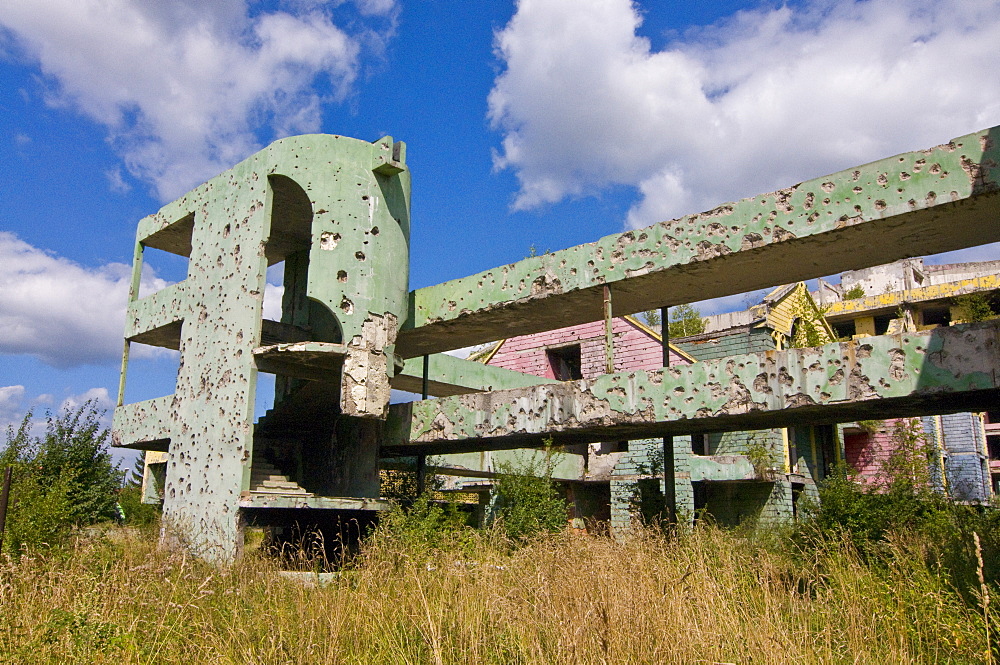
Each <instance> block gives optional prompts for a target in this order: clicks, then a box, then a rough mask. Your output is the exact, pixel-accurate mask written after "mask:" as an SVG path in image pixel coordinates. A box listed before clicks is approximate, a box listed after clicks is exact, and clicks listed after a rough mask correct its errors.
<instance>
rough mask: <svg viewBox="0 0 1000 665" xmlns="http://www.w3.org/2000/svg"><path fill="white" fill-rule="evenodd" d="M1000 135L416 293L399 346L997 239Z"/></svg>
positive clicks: (570, 319)
mask: <svg viewBox="0 0 1000 665" xmlns="http://www.w3.org/2000/svg"><path fill="white" fill-rule="evenodd" d="M998 139H1000V127H994V128H991V129H987V130H983V131H980V132H976V133H974V134H969V135H967V136H963V137H960V138H957V139H954V140H953V141H951V142H950V143H947V144H945V145H941V146H937V147H935V148H931V149H929V150H921V151H916V152H909V153H905V154H902V155H898V156H896V157H890V158H887V159H883V160H880V161H877V162H872V163H871V164H867V165H864V166H858V167H855V168H851V169H848V170H845V171H841V172H839V173H835V174H832V175H829V176H824V177H822V178H816V179H814V180H809V181H806V182H803V183H801V184H798V185H794V186H792V187H789V188H788V189H782V190H779V191H777V192H773V193H770V194H763V195H759V196H755V197H752V198H747V199H743V200H741V201H738V202H735V203H728V204H725V205H722V206H719V207H718V208H716V209H714V210H710V211H708V212H704V213H700V214H695V215H688V216H686V217H682V218H680V219H677V220H673V221H669V222H663V223H660V224H656V225H654V226H650V227H648V228H644V229H639V230H636V231H628V232H626V233H621V234H617V235H611V236H607V237H605V238H602V239H600V240H598V241H597V242H594V243H588V244H585V245H579V246H577V247H572V248H570V249H566V250H562V251H558V252H554V253H551V254H545V255H543V256H536V257H531V258H528V259H525V260H523V261H519V262H517V263H513V264H510V265H507V266H502V267H499V268H495V269H493V270H487V271H486V272H482V273H479V274H477V275H472V276H471V277H464V278H461V279H456V280H452V281H450V282H445V283H443V284H438V285H436V286H430V287H427V288H424V289H419V290H417V291H414V292H412V293H411V294H410V317H409V320H408V322H407V323H406V324H405V326H404V329H403V330H402V331H401V332H400V334H399V337H398V339H397V344H396V351H397V353H399V354H401V355H402V356H403V357H407V358H409V357H414V356H419V355H424V354H427V353H435V352H440V351H445V350H448V349H452V348H458V347H462V346H468V345H471V344H478V343H483V342H488V341H491V340H495V339H501V338H504V337H510V336H514V335H523V334H529V333H535V332H540V331H543V330H552V329H554V328H559V327H563V326H569V325H576V324H579V323H586V322H589V321H598V320H600V319H601V317H602V312H603V302H602V295H603V293H602V291H603V286H604V284H610V285H611V287H612V297H613V303H614V311H615V312H616V313H619V314H626V313H631V312H637V311H642V310H647V309H652V308H656V307H663V306H669V305H676V304H680V303H685V302H693V301H697V300H703V299H706V298H714V297H719V296H726V295H732V294H733V293H739V292H743V291H750V290H754V289H759V288H765V287H771V286H774V285H776V284H783V283H788V282H794V281H799V280H804V279H809V278H813V277H820V276H823V275H830V274H834V273H837V272H841V271H844V270H853V269H858V268H863V267H867V266H871V265H877V264H882V263H886V262H889V261H893V260H896V259H901V258H905V257H910V256H917V255H921V254H931V253H936V252H942V251H947V250H953V249H961V248H964V247H971V246H975V245H980V244H985V243H988V242H995V241H998V240H1000V224H997V217H998V215H1000V196H998V195H997V194H998V193H1000V166H998V163H1000V142H998ZM886 238H892V242H891V243H888V242H885V239H886ZM734 275H738V276H739V278H738V279H734V278H733V276H734Z"/></svg>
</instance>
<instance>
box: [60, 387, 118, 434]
mask: <svg viewBox="0 0 1000 665" xmlns="http://www.w3.org/2000/svg"><path fill="white" fill-rule="evenodd" d="M87 402H91V403H93V405H94V408H96V409H99V410H102V411H110V410H111V409H113V408H114V406H115V402H114V400H112V399H111V397H110V396H109V395H108V389H107V388H91V389H90V390H87V391H85V392H82V393H80V394H79V395H70V396H69V397H67V398H66V399H64V400H63V401H62V404H60V405H59V409H60V410H62V411H72V410H73V409H79V408H80V407H81V406H83V405H84V404H86V403H87ZM108 425H109V426H110V421H109V423H108Z"/></svg>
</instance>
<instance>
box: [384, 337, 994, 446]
mask: <svg viewBox="0 0 1000 665" xmlns="http://www.w3.org/2000/svg"><path fill="white" fill-rule="evenodd" d="M998 398H1000V322H997V321H990V322H985V323H978V324H969V325H963V326H954V327H948V328H938V329H935V330H931V331H926V332H922V333H902V334H897V335H884V336H880V337H869V338H865V339H862V340H856V341H852V342H839V343H835V344H827V345H825V346H821V347H815V348H806V349H789V350H786V351H768V352H766V353H757V354H747V355H741V356H733V357H730V358H723V359H719V360H713V361H706V362H699V363H694V364H693V365H688V366H676V367H670V368H665V369H662V370H653V371H634V372H625V373H618V374H608V375H604V376H601V377H598V378H596V379H593V380H582V381H573V382H565V383H560V384H557V385H545V386H536V387H534V388H521V389H514V390H504V391H498V392H492V393H477V394H471V395H459V396H455V397H445V398H441V399H436V400H424V401H421V402H413V403H410V404H397V405H394V406H393V407H392V408H391V410H390V417H389V422H388V423H387V428H386V433H387V438H386V440H385V441H384V444H383V455H386V454H393V453H395V454H399V455H406V454H410V455H412V454H415V453H416V452H421V453H426V454H441V453H449V452H462V451H471V450H488V449H493V450H499V449H506V448H520V447H527V446H531V445H541V443H542V440H543V439H545V438H547V437H549V436H551V437H552V438H553V439H554V441H555V442H556V443H557V444H567V443H582V442H588V441H599V440H616V439H639V438H647V437H651V436H663V435H669V434H688V433H696V432H705V431H713V432H719V431H733V430H754V429H766V428H772V427H786V426H794V425H797V424H823V423H834V422H846V421H850V420H864V419H875V418H879V419H881V418H889V417H900V416H913V415H925V414H928V413H947V412H953V411H968V410H976V409H985V408H986V407H987V406H995V404H996V401H997V399H998Z"/></svg>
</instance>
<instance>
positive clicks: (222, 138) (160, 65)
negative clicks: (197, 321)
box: [0, 0, 1000, 424]
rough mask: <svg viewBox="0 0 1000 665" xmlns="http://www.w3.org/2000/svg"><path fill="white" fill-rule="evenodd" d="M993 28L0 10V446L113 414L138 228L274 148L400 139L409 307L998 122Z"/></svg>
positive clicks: (711, 12)
mask: <svg viewBox="0 0 1000 665" xmlns="http://www.w3.org/2000/svg"><path fill="white" fill-rule="evenodd" d="M998 10H1000V0H933V1H932V0H867V1H864V2H854V1H851V0H815V1H811V0H810V1H805V2H789V3H777V2H758V1H756V0H743V1H740V0H733V1H729V2H693V1H691V2H687V1H681V0H674V1H670V2H651V1H644V2H635V3H630V2H629V1H628V0H522V1H521V2H509V1H500V0H492V1H487V2H457V1H450V2H446V1H444V0H355V1H354V2H347V1H343V2H319V1H317V0H287V1H269V2H247V1H244V0H215V1H212V2H203V1H198V2H196V1H195V0H187V1H185V0H176V1H175V2H171V3H161V2H158V1H157V0H133V1H127V0H6V1H5V2H4V3H2V4H0V129H2V131H0V159H2V160H3V164H4V166H5V169H4V177H3V178H0V424H4V423H7V422H11V421H17V420H19V419H20V417H21V416H22V415H23V414H24V412H25V411H26V410H27V409H29V408H36V409H40V410H44V409H46V408H59V407H60V406H61V405H63V404H66V403H69V404H73V403H79V402H80V401H81V400H83V399H87V398H95V399H98V400H99V401H100V402H101V403H102V405H104V406H110V405H111V404H110V401H109V400H110V399H111V398H113V396H114V395H115V393H116V391H117V385H118V365H119V355H120V349H121V338H120V336H121V330H122V327H123V313H124V302H125V288H126V275H127V270H128V268H127V265H128V263H129V262H130V261H131V248H132V242H133V237H134V231H135V225H136V222H137V221H138V220H139V219H140V218H141V217H143V216H144V215H146V214H149V213H151V212H154V211H156V210H157V209H158V208H159V207H160V206H161V205H162V204H163V203H165V202H167V201H169V200H172V199H173V198H175V197H176V196H178V195H180V194H182V193H183V192H184V191H186V190H187V189H189V188H191V187H193V186H195V185H197V184H199V183H200V182H202V181H204V180H205V179H207V178H209V177H211V176H213V175H215V174H216V173H218V172H220V171H222V170H225V169H226V168H228V167H229V166H231V165H232V164H233V163H235V162H237V161H239V160H240V159H242V158H243V157H245V156H247V155H248V154H250V153H252V152H254V151H255V150H257V149H260V148H262V147H263V146H265V145H267V143H269V142H270V141H272V140H274V139H276V138H280V137H282V136H285V135H289V134H295V133H307V132H328V133H334V134H343V135H347V136H353V137H357V138H363V139H367V140H374V139H377V138H379V137H380V136H382V135H385V134H391V135H392V136H394V137H396V138H397V139H401V140H404V141H406V142H407V144H408V152H407V161H408V164H409V166H410V168H411V170H412V174H413V200H412V206H413V210H412V216H413V227H412V228H413V234H412V254H411V277H410V280H411V287H412V288H418V287H421V286H426V285H430V284H434V283H437V282H440V281H444V280H447V279H451V278H455V277H460V276H463V275H467V274H470V273H474V272H477V271H480V270H485V269H487V268H491V267H493V266H496V265H500V264H503V263H508V262H511V261H515V260H518V259H520V258H523V257H524V256H525V255H527V254H528V252H529V247H531V246H532V245H533V246H535V247H536V248H537V249H538V250H539V251H544V250H547V249H552V250H555V249H561V248H564V247H569V246H572V245H575V244H579V243H583V242H588V241H591V240H594V239H596V238H598V237H600V236H603V235H607V234H609V233H614V232H618V231H621V230H622V229H624V228H628V227H630V226H631V227H637V226H644V225H647V224H651V223H653V222H656V221H660V220H662V219H670V218H673V217H677V216H680V215H682V214H685V213H689V212H696V211H699V210H704V209H707V208H710V207H714V206H715V205H717V204H719V203H722V202H725V201H729V200H732V199H735V198H739V197H742V196H749V195H753V194H755V193H758V192H763V191H769V190H773V189H776V188H778V187H782V186H787V185H790V184H793V183H795V182H798V181H801V180H804V179H807V178H811V177H816V176H819V175H823V174H825V173H829V172H832V171H836V170H839V169H842V168H846V167H848V166H851V165H854V164H858V163H864V162H866V161H870V160H873V159H878V158H881V157H884V156H888V155H891V154H895V153H898V152H902V151H906V150H911V149H917V148H924V147H929V146H931V145H935V144H938V143H942V142H945V141H947V140H949V139H950V138H953V137H955V136H959V135H961V134H964V133H967V132H970V131H974V130H977V129H982V128H985V127H988V126H992V125H996V124H1000V52H998V51H997V49H996V44H997V43H1000V11H998ZM998 253H1000V251H998V249H997V247H996V246H992V247H984V248H980V249H978V250H972V251H971V252H967V253H965V254H962V255H959V258H967V259H971V260H974V259H987V258H997V254H998ZM154 269H155V272H153V273H151V274H148V275H146V277H147V278H148V279H149V280H151V283H152V282H155V281H156V280H161V281H162V280H166V281H172V280H176V279H179V277H178V276H177V275H176V270H175V269H174V266H172V265H171V264H170V262H169V261H164V262H162V263H160V264H154ZM741 302H742V299H736V300H730V301H729V302H728V303H722V304H708V305H706V306H705V313H710V311H711V310H712V308H721V307H725V305H726V304H730V305H732V306H733V308H737V307H738V306H739V305H740V304H741ZM140 355H141V354H140ZM139 362H141V363H144V366H145V367H146V368H147V369H148V375H149V379H148V381H147V380H137V381H135V383H134V385H133V384H132V383H130V391H131V395H130V397H131V398H132V399H138V398H141V397H149V396H155V395H156V394H164V393H166V392H169V391H170V390H169V382H170V372H171V369H172V363H173V360H172V358H171V357H170V356H169V355H166V356H164V355H163V354H160V355H156V354H147V356H146V357H144V358H140V359H139ZM130 378H131V375H130ZM164 386H166V387H164Z"/></svg>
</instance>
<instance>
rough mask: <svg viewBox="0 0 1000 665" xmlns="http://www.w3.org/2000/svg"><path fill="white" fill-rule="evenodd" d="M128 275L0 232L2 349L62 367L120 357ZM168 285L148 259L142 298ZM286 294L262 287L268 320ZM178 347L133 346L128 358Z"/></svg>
mask: <svg viewBox="0 0 1000 665" xmlns="http://www.w3.org/2000/svg"><path fill="white" fill-rule="evenodd" d="M131 279H132V268H131V267H130V266H127V265H125V264H124V263H108V264H105V265H102V266H98V267H96V268H90V267H86V266H82V265H80V264H78V263H75V262H73V261H70V260H69V259H66V258H64V257H60V256H56V255H54V254H52V253H50V252H46V251H43V250H41V249H38V248H37V247H34V246H32V245H30V244H28V243H26V242H24V241H23V240H21V239H20V238H18V237H17V236H15V235H14V234H13V233H9V232H6V231H0V354H27V355H32V356H35V357H36V358H38V359H39V360H41V361H42V362H44V363H46V364H48V365H51V366H52V367H57V368H61V369H64V368H68V367H76V366H79V365H85V364H104V363H116V362H118V361H119V360H120V359H121V352H122V331H123V330H124V328H125V310H126V306H127V302H128V290H129V284H130V282H131ZM171 283H172V282H169V281H167V280H164V279H162V278H161V277H158V276H157V274H156V272H155V271H154V270H153V269H152V268H150V267H149V265H148V264H145V265H144V266H143V275H142V280H141V285H140V288H139V296H140V297H144V296H147V295H149V294H151V293H154V292H156V291H159V290H160V289H162V288H164V287H166V286H168V285H170V284H171ZM283 293H284V287H283V286H281V285H274V284H270V283H269V284H268V285H267V288H266V289H265V291H264V317H265V318H270V319H275V320H280V319H281V297H282V294H283ZM176 353H177V352H176V351H171V350H170V349H161V348H158V347H152V346H147V345H145V344H134V345H133V347H132V355H131V357H132V358H146V357H166V356H175V355H176ZM4 390H5V389H4ZM101 390H103V388H102V389H101ZM93 396H95V397H96V396H97V395H96V394H95V395H93ZM2 399H3V394H2V393H0V400H2ZM84 401H85V400H84ZM102 404H103V402H102Z"/></svg>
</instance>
